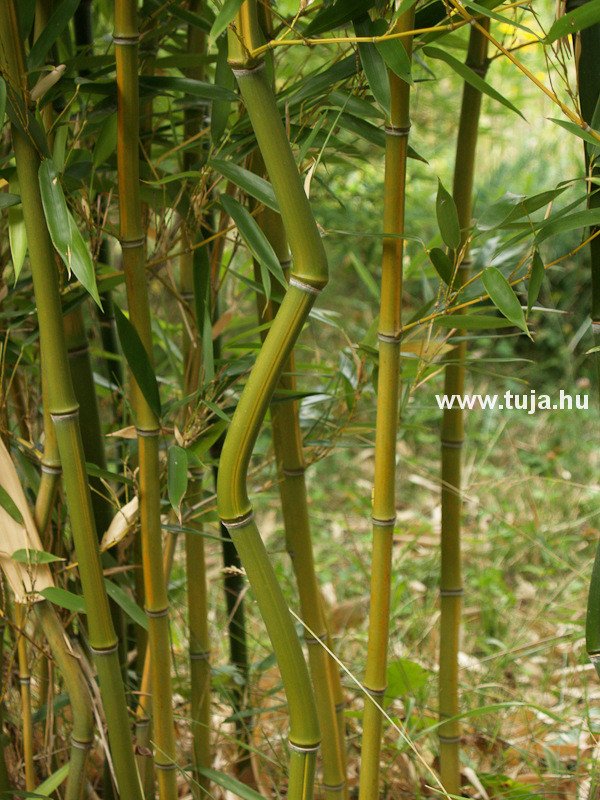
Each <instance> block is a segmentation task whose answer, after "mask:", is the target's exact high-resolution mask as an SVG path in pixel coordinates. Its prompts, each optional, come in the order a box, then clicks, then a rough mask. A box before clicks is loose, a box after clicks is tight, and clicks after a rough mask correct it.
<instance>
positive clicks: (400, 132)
mask: <svg viewBox="0 0 600 800" xmlns="http://www.w3.org/2000/svg"><path fill="white" fill-rule="evenodd" d="M385 132H386V135H387V136H408V134H409V133H410V125H405V126H403V127H397V126H396V125H386V126H385Z"/></svg>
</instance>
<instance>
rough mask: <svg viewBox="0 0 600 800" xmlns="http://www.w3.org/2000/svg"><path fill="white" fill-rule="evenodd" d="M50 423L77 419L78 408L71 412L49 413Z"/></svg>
mask: <svg viewBox="0 0 600 800" xmlns="http://www.w3.org/2000/svg"><path fill="white" fill-rule="evenodd" d="M50 416H51V418H52V422H60V421H61V420H68V419H77V418H78V417H79V406H77V408H76V409H74V410H71V411H54V412H52V411H51V412H50Z"/></svg>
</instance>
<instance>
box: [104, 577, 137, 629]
mask: <svg viewBox="0 0 600 800" xmlns="http://www.w3.org/2000/svg"><path fill="white" fill-rule="evenodd" d="M104 586H105V587H106V594H107V595H108V596H109V597H110V598H111V600H114V601H115V603H116V604H117V605H118V606H120V607H121V608H122V609H123V611H124V612H125V613H126V614H127V616H128V617H130V619H132V620H133V621H134V622H135V623H137V624H138V625H139V626H140V627H141V628H144V630H148V617H147V616H146V615H145V614H144V612H143V611H142V609H141V608H140V607H139V606H138V604H137V603H135V602H134V601H133V600H132V598H131V597H130V596H129V595H128V594H127V592H126V591H125V590H124V589H122V588H121V587H120V586H119V585H118V584H116V583H113V581H109V580H107V579H106V578H105V579H104Z"/></svg>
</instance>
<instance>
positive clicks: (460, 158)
mask: <svg viewBox="0 0 600 800" xmlns="http://www.w3.org/2000/svg"><path fill="white" fill-rule="evenodd" d="M487 24H489V23H488V21H487V20H486V21H485V22H484V23H483V26H484V27H486V26H487ZM487 41H488V40H487V38H486V37H485V36H484V34H483V33H482V32H481V31H480V30H478V29H477V28H474V27H472V28H471V31H470V35H469V49H468V52H467V59H466V64H467V66H469V67H470V68H471V69H472V70H473V71H474V72H476V73H477V74H479V75H484V74H485V71H486V68H487ZM480 109H481V92H480V91H478V90H477V89H475V88H474V87H473V86H471V85H470V84H468V83H465V84H464V87H463V98H462V107H461V113H460V122H459V128H458V138H457V143H456V162H455V168H454V185H453V192H452V194H453V198H454V202H455V204H456V208H457V211H458V221H459V225H460V229H461V243H460V250H459V252H460V251H463V254H462V258H461V260H460V262H459V265H458V269H457V271H456V276H455V278H454V282H453V288H455V289H459V288H460V287H461V286H462V285H463V283H464V282H465V281H466V280H467V277H468V272H469V267H470V260H469V253H468V240H469V236H470V228H471V212H472V202H473V201H472V197H473V177H474V170H475V152H476V145H477V130H478V126H479V113H480ZM466 352H467V350H466V341H465V340H464V338H463V341H461V342H460V343H459V344H458V346H457V347H456V348H455V350H454V351H453V353H452V360H451V361H450V362H449V363H447V364H446V369H445V376H444V392H445V393H447V394H448V395H452V394H457V395H458V394H460V395H462V394H463V393H464V378H465V367H464V364H465V358H466ZM463 440H464V420H463V412H462V410H461V409H459V408H452V409H445V410H444V413H443V418H442V427H441V451H442V464H441V484H442V524H441V574H440V598H441V600H440V603H441V617H440V655H439V665H440V668H439V715H440V721H443V720H445V719H449V718H455V717H456V716H457V715H458V713H459V700H458V648H459V633H460V607H461V596H462V591H463V589H462V574H461V573H462V570H461V550H460V548H461V545H460V527H461V505H462V498H461V453H462V445H463ZM438 736H439V741H440V777H441V781H442V785H443V787H444V789H445V790H446V791H447V792H448V793H449V794H453V795H459V794H460V723H459V721H458V720H457V719H452V720H451V721H449V722H444V724H443V725H440V727H439V731H438Z"/></svg>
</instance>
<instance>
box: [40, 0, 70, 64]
mask: <svg viewBox="0 0 600 800" xmlns="http://www.w3.org/2000/svg"><path fill="white" fill-rule="evenodd" d="M79 2H80V0H63V1H62V3H60V4H59V5H58V6H57V7H56V9H55V11H54V13H53V14H52V16H51V17H50V19H49V20H48V24H47V25H46V26H45V27H44V29H43V31H42V32H41V34H40V35H39V36H38V38H37V39H36V41H35V44H34V45H33V47H32V48H31V50H30V51H29V58H28V59H27V60H28V62H29V69H30V70H33V69H37V68H38V67H41V66H42V64H43V63H44V61H45V60H46V56H47V55H48V53H49V52H50V49H51V48H52V45H53V44H54V42H56V40H57V39H58V37H59V36H60V35H61V33H62V32H63V31H64V29H65V28H66V27H67V25H68V24H69V22H70V20H71V19H72V17H73V15H74V14H75V11H76V10H77V6H78V5H79Z"/></svg>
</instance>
